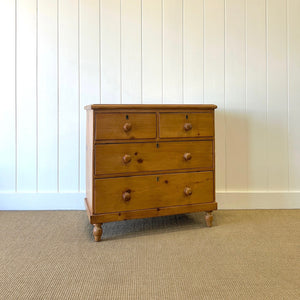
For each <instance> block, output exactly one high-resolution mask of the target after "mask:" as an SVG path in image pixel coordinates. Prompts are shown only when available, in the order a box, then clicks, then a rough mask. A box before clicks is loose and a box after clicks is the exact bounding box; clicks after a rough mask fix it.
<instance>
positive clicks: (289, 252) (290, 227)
mask: <svg viewBox="0 0 300 300" xmlns="http://www.w3.org/2000/svg"><path fill="white" fill-rule="evenodd" d="M214 215H215V221H214V227H212V228H206V227H205V225H204V219H203V214H202V213H197V214H190V215H178V216H171V217H160V218H152V219H143V220H131V221H124V222H118V223H108V224H104V226H103V229H104V233H103V241H102V242H100V243H95V242H93V240H92V227H91V225H90V224H89V223H88V219H87V216H86V214H85V212H83V211H42V212H38V211H34V212H0V221H1V227H0V238H1V239H0V298H1V299H5V300H6V299H184V300H189V299H300V210H260V211H259V210H257V211H217V212H215V214H214Z"/></svg>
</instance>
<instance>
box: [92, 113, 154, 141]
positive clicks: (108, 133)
mask: <svg viewBox="0 0 300 300" xmlns="http://www.w3.org/2000/svg"><path fill="white" fill-rule="evenodd" d="M155 137H156V114H155V113H96V114H95V139H96V140H103V139H104V140H106V139H108V140H114V139H117V140H123V139H124V140H128V139H147V138H155Z"/></svg>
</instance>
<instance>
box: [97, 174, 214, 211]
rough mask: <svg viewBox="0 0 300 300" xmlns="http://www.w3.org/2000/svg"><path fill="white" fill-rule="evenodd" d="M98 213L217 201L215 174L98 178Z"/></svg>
mask: <svg viewBox="0 0 300 300" xmlns="http://www.w3.org/2000/svg"><path fill="white" fill-rule="evenodd" d="M94 183H95V184H94V197H95V198H94V209H95V211H94V212H95V213H96V214H99V213H109V212H120V211H129V210H138V209H147V208H158V209H159V208H160V207H168V206H176V205H188V204H194V203H208V202H213V201H214V198H213V190H214V189H213V172H192V173H178V174H162V175H147V176H132V177H119V178H109V179H96V180H95V182H94Z"/></svg>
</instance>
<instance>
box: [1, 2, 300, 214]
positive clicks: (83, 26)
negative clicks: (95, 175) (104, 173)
mask: <svg viewBox="0 0 300 300" xmlns="http://www.w3.org/2000/svg"><path fill="white" fill-rule="evenodd" d="M299 15H300V0H265V1H263V0H76V1H75V0H56V1H52V0H1V1H0V20H1V21H0V22H1V26H0V36H1V40H2V43H1V48H0V82H1V94H0V95H1V96H0V98H1V109H0V127H1V130H0V140H1V146H0V209H81V208H84V206H83V198H84V192H85V111H84V110H83V107H84V105H87V104H92V103H105V104H113V103H124V104H128V103H144V104H145V103H147V104H149V103H187V104H188V103H199V104H200V103H213V104H217V105H218V109H217V111H216V183H217V186H216V188H217V201H218V202H219V208H300V18H299Z"/></svg>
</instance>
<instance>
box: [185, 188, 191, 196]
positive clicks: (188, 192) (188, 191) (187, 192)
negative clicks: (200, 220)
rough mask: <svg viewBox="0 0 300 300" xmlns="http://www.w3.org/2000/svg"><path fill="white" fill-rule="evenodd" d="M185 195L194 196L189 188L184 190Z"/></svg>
mask: <svg viewBox="0 0 300 300" xmlns="http://www.w3.org/2000/svg"><path fill="white" fill-rule="evenodd" d="M184 194H185V195H186V196H190V195H192V189H191V188H190V187H189V186H186V187H185V188H184Z"/></svg>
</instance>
